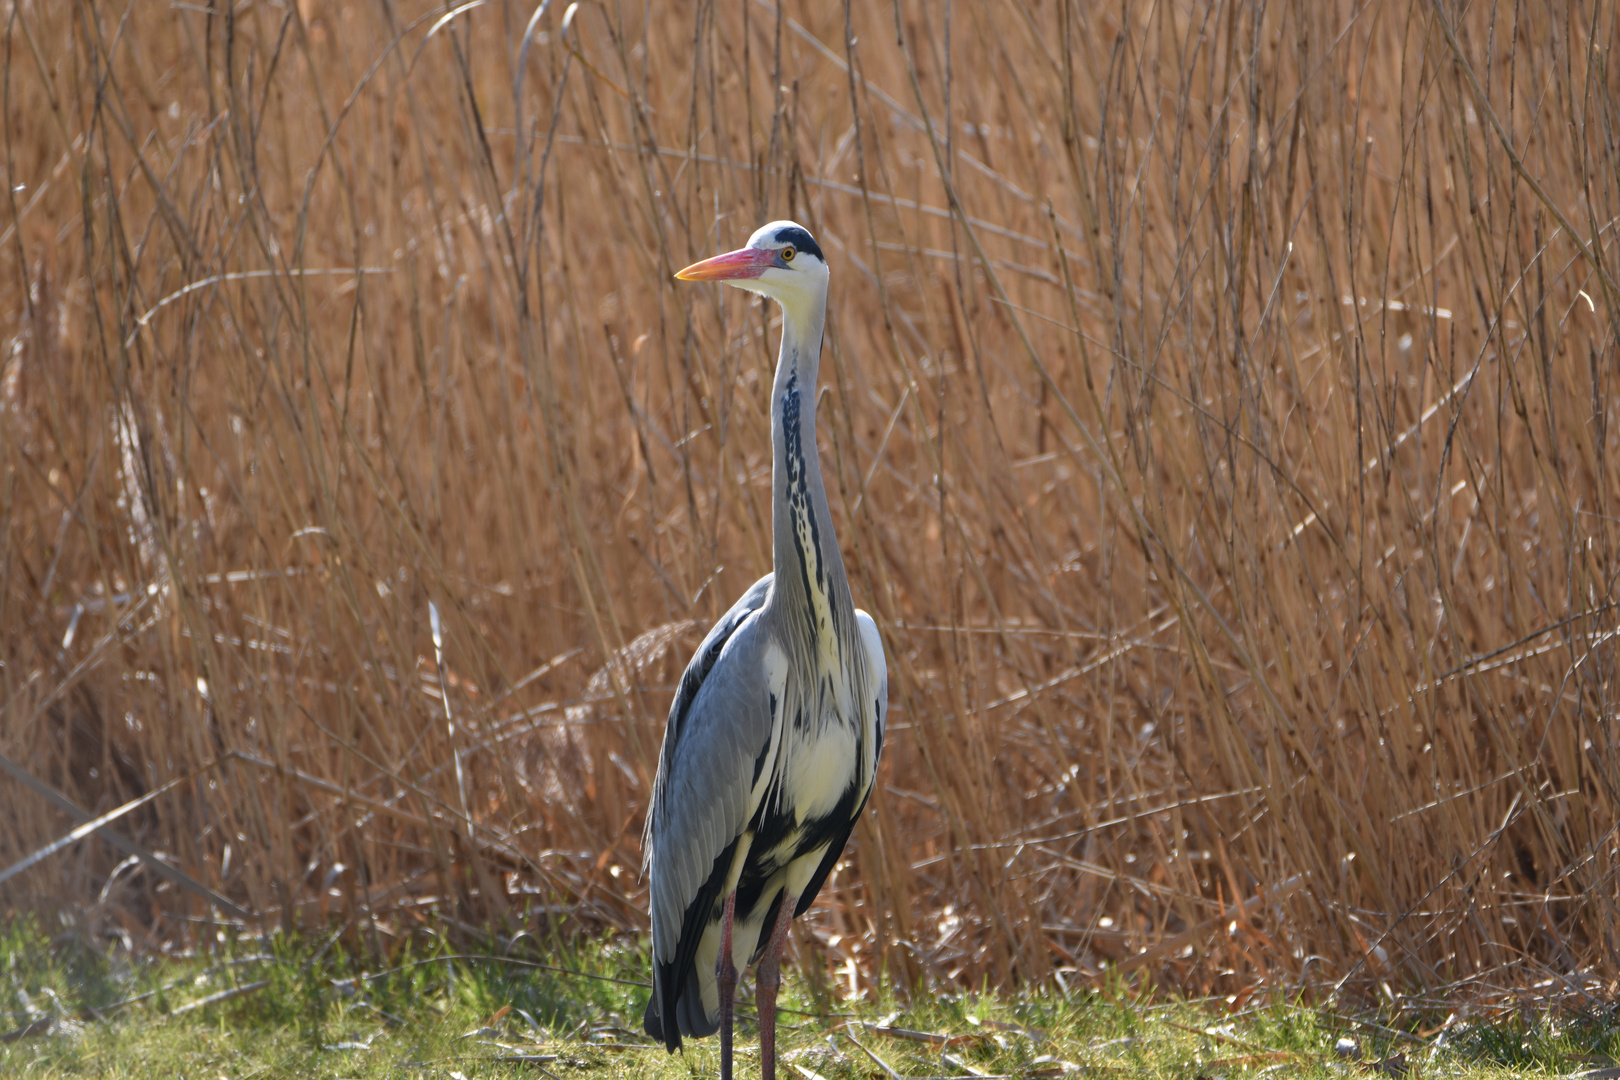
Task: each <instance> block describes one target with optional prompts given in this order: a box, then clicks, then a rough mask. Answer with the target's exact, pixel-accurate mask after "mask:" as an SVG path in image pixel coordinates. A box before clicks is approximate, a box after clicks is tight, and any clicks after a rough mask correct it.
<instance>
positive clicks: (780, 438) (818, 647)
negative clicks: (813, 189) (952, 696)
mask: <svg viewBox="0 0 1620 1080" xmlns="http://www.w3.org/2000/svg"><path fill="white" fill-rule="evenodd" d="M778 236H784V237H789V238H790V239H789V240H787V241H785V242H797V243H798V244H800V245H801V247H800V250H805V251H813V252H814V255H815V257H816V259H817V260H818V261H819V259H820V250H819V249H818V248H815V247H814V241H813V240H811V239H810V237H809V235H808V233H805V232H804V231H803V230H802V229H800V228H799V227H798V226H794V225H792V224H791V223H782V222H777V223H773V224H772V225H768V226H766V227H765V228H763V229H761V230H759V232H757V233H755V236H754V238H753V239H751V240H750V249H754V248H755V247H756V245H758V244H760V242H761V239H762V238H764V240H765V241H766V242H771V241H774V240H775V238H776V237H778ZM777 242H779V243H780V242H783V241H777ZM750 249H744V250H745V251H748V250H750ZM737 254H739V255H740V254H742V253H737ZM723 258H731V257H730V256H727V257H723ZM790 258H791V255H790ZM714 261H719V260H714ZM806 262H808V256H807V257H806ZM825 276H826V275H825V266H824V264H823V265H822V267H821V269H820V280H819V290H817V289H814V288H812V289H810V290H808V291H807V294H806V295H805V296H804V297H802V298H801V297H800V296H799V295H798V294H796V293H793V292H788V293H787V294H786V295H785V296H784V295H783V294H782V293H781V291H772V292H770V293H769V294H770V295H773V296H774V297H775V298H776V299H778V300H779V301H781V303H782V307H783V332H782V348H781V353H780V356H779V358H778V361H777V370H776V378H775V382H774V384H773V387H772V393H771V428H772V432H771V438H772V476H771V487H772V496H771V502H772V533H773V564H774V569H773V572H772V573H770V574H767V575H765V576H764V577H763V578H761V579H760V580H759V581H757V582H756V583H755V584H754V585H753V587H752V588H750V589H749V590H748V591H747V592H746V593H744V594H743V597H742V598H741V599H740V600H738V601H737V603H736V604H735V605H734V606H733V607H732V608H731V610H730V611H728V612H727V613H726V614H725V615H724V616H722V617H721V619H720V621H719V622H718V623H716V624H715V626H714V628H713V629H712V630H710V631H709V634H708V636H707V637H706V638H705V639H704V640H703V643H702V644H701V645H700V646H699V648H698V651H697V653H696V655H694V656H693V658H692V661H691V663H690V664H689V665H688V667H687V669H686V673H685V675H684V676H683V677H682V679H681V684H680V687H679V689H678V691H677V693H676V698H675V702H674V704H673V705H672V706H671V709H670V716H669V723H668V726H667V727H666V729H665V733H664V745H663V751H662V754H661V755H660V759H659V766H658V778H657V781H656V782H655V785H654V791H653V799H652V805H651V808H650V810H649V813H648V821H647V833H646V837H645V843H644V850H645V852H646V856H645V858H646V869H647V871H648V875H649V879H650V886H651V888H650V892H651V907H652V929H653V962H654V980H653V982H654V989H653V996H652V1000H651V1001H650V1002H649V1003H648V1006H647V1014H646V1028H647V1031H648V1033H649V1034H651V1035H653V1036H654V1037H655V1038H660V1039H662V1040H663V1041H664V1042H665V1044H666V1045H667V1046H669V1048H670V1049H672V1050H673V1049H675V1048H676V1047H678V1046H679V1045H680V1042H681V1037H682V1036H683V1035H691V1036H700V1035H708V1034H712V1033H713V1032H714V1031H715V1030H716V1028H717V1027H718V1026H719V1024H720V1014H721V992H720V988H719V985H718V983H717V980H716V967H717V961H718V960H719V959H720V956H719V953H720V951H721V940H722V937H723V932H722V931H723V925H722V924H723V917H724V906H725V901H726V899H727V897H728V896H733V895H734V897H735V900H734V912H733V921H732V926H731V942H732V946H731V959H732V962H733V963H734V964H735V965H736V967H737V968H738V969H741V968H743V967H745V966H746V965H747V964H748V963H749V962H750V961H752V960H753V959H755V958H756V956H757V955H758V954H759V953H761V952H762V951H764V949H765V943H766V939H767V938H768V937H769V928H770V927H772V926H774V925H776V923H777V916H778V912H779V908H780V905H781V904H782V903H783V902H784V898H791V899H792V901H793V903H794V904H795V908H794V911H793V912H792V914H794V915H797V914H802V913H803V912H804V911H805V910H806V909H808V908H809V906H810V904H811V902H812V901H813V900H814V898H815V895H816V893H817V891H818V890H819V889H820V888H821V885H822V882H823V881H825V879H826V877H827V875H828V873H829V872H830V871H831V870H832V867H833V865H834V864H835V863H836V861H837V859H838V856H839V855H840V853H841V852H842V851H843V848H844V845H845V843H846V842H847V840H848V839H849V835H850V831H851V830H852V829H853V827H854V824H855V821H856V820H857V819H858V818H859V816H860V813H861V811H862V809H863V808H864V807H865V805H866V802H867V799H868V798H869V797H870V795H871V792H872V787H873V783H874V781H875V778H876V773H877V763H878V758H879V755H880V753H881V752H882V746H883V724H884V717H885V712H886V709H887V699H888V676H887V669H886V666H885V664H884V659H883V647H882V643H881V640H880V638H879V636H878V631H877V626H876V624H875V623H874V622H873V620H872V619H871V617H870V616H869V615H867V614H866V613H865V612H864V611H859V610H857V609H856V608H855V606H854V602H853V597H852V596H851V593H850V588H849V582H848V579H847V577H846V575H845V572H844V564H843V558H842V556H841V555H840V553H839V550H838V544H837V540H836V538H835V537H834V536H833V532H832V519H831V513H830V511H829V508H828V504H827V495H826V489H825V486H824V485H823V483H822V479H821V469H820V462H819V460H818V458H817V455H816V437H815V415H816V407H815V400H816V399H815V388H816V374H817V368H818V364H819V357H820V350H821V340H822V329H823V320H824V318H825V303H826V289H825ZM733 283H734V284H735V283H737V282H733ZM759 291H767V290H766V289H765V288H761V289H760V290H759ZM801 299H802V300H803V302H800V301H801ZM778 947H779V945H778ZM773 973H774V969H773ZM671 1014H673V1017H674V1019H675V1021H676V1022H675V1023H673V1024H672V1023H669V1022H668V1018H669V1017H670V1016H671Z"/></svg>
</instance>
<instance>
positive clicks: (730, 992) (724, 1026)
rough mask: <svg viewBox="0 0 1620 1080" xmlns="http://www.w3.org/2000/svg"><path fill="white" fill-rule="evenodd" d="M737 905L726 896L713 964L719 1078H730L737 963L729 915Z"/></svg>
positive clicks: (727, 1079) (732, 895) (735, 898)
mask: <svg viewBox="0 0 1620 1080" xmlns="http://www.w3.org/2000/svg"><path fill="white" fill-rule="evenodd" d="M736 907H737V894H736V893H732V894H731V895H730V896H727V897H726V914H725V918H724V921H723V922H721V924H720V961H719V963H717V964H716V965H715V968H716V972H715V974H716V976H717V977H718V979H719V982H720V1080H731V1012H732V1010H731V1002H732V998H733V997H734V996H735V995H736V993H737V965H736V963H735V962H734V961H733V960H732V959H731V915H732V912H733V911H734V910H735V909H736Z"/></svg>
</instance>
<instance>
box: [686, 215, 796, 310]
mask: <svg viewBox="0 0 1620 1080" xmlns="http://www.w3.org/2000/svg"><path fill="white" fill-rule="evenodd" d="M675 276H676V277H678V278H680V279H682V280H683V281H723V282H725V283H726V284H727V285H735V286H737V288H739V289H747V290H748V291H749V292H755V293H759V294H760V295H761V296H768V297H770V298H771V299H772V300H775V301H776V302H777V303H779V304H781V305H782V311H783V312H784V313H785V314H786V315H788V316H789V317H794V318H803V317H804V316H807V315H809V314H810V312H811V311H812V310H813V309H814V307H815V305H816V304H819V303H822V302H824V301H825V300H826V297H827V260H826V259H825V258H824V257H823V256H822V254H821V247H820V245H818V244H817V243H816V239H815V237H813V236H811V235H810V232H809V230H808V229H806V228H805V227H804V226H803V225H800V224H798V223H796V222H792V221H773V222H771V223H770V224H769V225H764V226H761V227H760V228H759V230H758V231H756V232H755V233H754V235H753V236H750V237H749V238H748V243H747V245H746V246H744V247H741V248H738V249H737V250H736V251H732V252H727V253H726V254H724V255H716V256H715V257H714V258H712V259H704V260H703V261H702V262H700V263H693V264H692V265H691V266H688V267H687V268H686V269H685V270H682V271H681V272H680V273H678V274H676V275H675Z"/></svg>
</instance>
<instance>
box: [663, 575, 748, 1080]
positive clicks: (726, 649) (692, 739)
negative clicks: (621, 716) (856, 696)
mask: <svg viewBox="0 0 1620 1080" xmlns="http://www.w3.org/2000/svg"><path fill="white" fill-rule="evenodd" d="M771 581H772V575H769V574H767V575H766V576H765V577H763V578H761V579H760V580H759V581H758V582H756V583H755V584H754V586H753V587H752V588H750V589H749V590H748V591H747V592H746V593H744V594H743V597H742V599H740V600H738V601H737V603H736V604H735V605H734V606H733V607H732V608H731V610H730V611H728V612H726V614H725V615H724V616H723V617H722V618H721V619H720V621H719V622H718V623H716V624H715V626H714V628H713V629H712V630H710V631H709V633H708V636H706V637H705V638H704V639H703V643H702V644H701V645H700V646H698V651H697V653H696V655H694V656H693V657H692V660H691V663H689V664H688V665H687V668H686V673H685V674H684V675H683V676H682V677H681V684H680V688H679V690H678V691H677V693H676V695H675V701H674V703H673V704H672V705H671V707H670V713H669V723H668V725H667V726H666V727H665V729H664V745H663V751H662V753H661V754H660V757H659V764H658V778H657V780H656V781H655V782H654V784H653V798H652V805H651V807H650V809H649V811H648V814H647V830H646V834H645V836H644V837H643V842H642V851H643V853H644V854H643V860H644V862H643V866H644V868H645V869H646V871H647V872H648V876H649V886H650V888H649V892H650V894H651V907H652V931H653V967H654V978H653V999H652V1001H651V1002H649V1004H648V1007H647V1016H646V1028H647V1031H648V1033H649V1034H651V1035H653V1036H654V1037H656V1038H662V1039H663V1040H664V1042H665V1044H666V1045H667V1046H669V1048H670V1049H672V1050H673V1049H675V1048H676V1047H678V1046H679V1045H680V1037H681V1035H682V1034H694V1035H695V1034H706V1033H707V1031H712V1030H713V1028H712V1026H710V1025H708V1024H707V1022H706V1017H704V1019H705V1022H704V1023H701V1024H700V1023H698V1022H697V1020H698V1018H699V1017H703V1016H704V1013H705V1009H704V1008H703V1004H702V1002H701V1001H698V1000H694V1001H692V1002H687V1001H685V1000H684V999H685V998H686V997H692V996H695V995H699V994H702V996H705V997H707V996H710V995H708V994H706V993H703V991H704V990H705V989H706V985H707V983H712V982H713V981H714V972H712V971H706V972H705V971H698V970H695V966H696V956H697V955H698V952H699V946H700V944H701V942H702V937H703V935H704V933H705V932H706V930H707V928H708V925H709V923H710V922H711V909H712V908H713V907H714V905H715V904H716V902H717V899H718V898H719V894H720V892H721V890H722V889H723V887H724V884H725V881H726V878H727V876H728V872H729V869H730V867H729V863H730V861H731V860H730V858H729V857H728V856H727V852H728V851H734V850H735V845H736V842H737V838H738V837H739V836H740V835H741V834H742V832H743V830H744V829H745V828H746V827H747V825H748V820H749V817H750V816H751V814H752V813H753V809H754V808H753V807H752V806H751V805H749V804H750V802H751V801H752V800H754V799H756V798H757V788H758V786H759V785H757V784H756V783H755V782H754V781H755V773H756V768H755V766H756V762H757V761H758V760H759V758H760V754H761V751H762V749H763V748H764V747H765V746H767V745H768V744H769V743H770V741H771V728H772V716H771V702H770V694H771V688H770V679H769V676H768V674H767V672H766V670H765V669H766V664H765V651H766V647H767V644H768V643H767V641H766V635H764V634H762V633H759V632H758V631H757V629H755V627H756V626H757V624H756V623H755V621H754V616H755V615H756V614H757V612H758V611H759V610H760V608H761V607H763V606H764V603H765V598H766V596H767V594H768V593H769V591H770V586H771ZM722 862H724V863H726V864H727V865H724V866H722V865H721V863H722ZM671 1017H673V1018H674V1019H675V1020H676V1022H674V1023H669V1022H665V1018H671ZM705 1028H707V1031H706V1030H704V1029H705Z"/></svg>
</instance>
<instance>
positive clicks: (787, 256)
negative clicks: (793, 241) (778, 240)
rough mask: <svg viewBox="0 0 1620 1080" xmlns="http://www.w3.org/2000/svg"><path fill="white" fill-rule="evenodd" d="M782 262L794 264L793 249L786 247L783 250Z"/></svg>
mask: <svg viewBox="0 0 1620 1080" xmlns="http://www.w3.org/2000/svg"><path fill="white" fill-rule="evenodd" d="M782 261H783V262H792V261H793V249H792V248H790V247H785V248H783V249H782Z"/></svg>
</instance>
